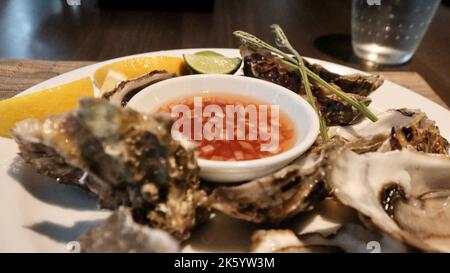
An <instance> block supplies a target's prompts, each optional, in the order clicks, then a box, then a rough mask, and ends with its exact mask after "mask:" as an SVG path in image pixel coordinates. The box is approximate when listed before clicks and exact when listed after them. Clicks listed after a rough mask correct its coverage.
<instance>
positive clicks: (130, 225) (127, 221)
mask: <svg viewBox="0 0 450 273" xmlns="http://www.w3.org/2000/svg"><path fill="white" fill-rule="evenodd" d="M78 242H79V243H80V250H81V252H85V253H105V252H107V253H117V252H120V253H124V252H127V253H139V252H141V253H142V252H144V253H162V252H170V253H173V252H179V251H180V246H179V243H178V242H177V241H176V240H175V239H174V238H173V237H172V236H171V235H170V234H169V233H167V232H165V231H163V230H160V229H154V228H149V227H147V226H144V225H140V224H138V223H136V222H134V219H133V216H132V214H131V211H130V210H129V209H127V208H123V207H121V208H119V209H118V210H117V211H115V212H113V213H112V214H111V216H109V217H108V218H107V219H106V220H105V222H104V223H102V224H100V225H98V226H96V227H94V228H92V229H90V230H89V231H87V232H86V233H85V234H84V235H83V236H81V237H80V238H79V239H78Z"/></svg>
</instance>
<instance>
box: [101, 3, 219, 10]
mask: <svg viewBox="0 0 450 273" xmlns="http://www.w3.org/2000/svg"><path fill="white" fill-rule="evenodd" d="M97 1H98V6H99V7H100V8H101V9H126V10H130V9H132V10H133V9H136V10H137V9H139V10H142V9H147V10H152V11H191V12H211V11H212V10H213V8H214V0H97Z"/></svg>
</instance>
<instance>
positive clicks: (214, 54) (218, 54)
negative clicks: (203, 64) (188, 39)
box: [195, 50, 224, 57]
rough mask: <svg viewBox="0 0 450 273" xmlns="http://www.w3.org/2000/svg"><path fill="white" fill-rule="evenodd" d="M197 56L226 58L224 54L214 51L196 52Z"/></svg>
mask: <svg viewBox="0 0 450 273" xmlns="http://www.w3.org/2000/svg"><path fill="white" fill-rule="evenodd" d="M195 55H201V56H220V57H224V56H223V55H222V54H220V53H218V52H215V51H212V50H203V51H199V52H195Z"/></svg>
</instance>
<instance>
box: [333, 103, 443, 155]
mask: <svg viewBox="0 0 450 273" xmlns="http://www.w3.org/2000/svg"><path fill="white" fill-rule="evenodd" d="M378 117H379V120H378V121H377V122H375V123H374V122H371V121H369V120H364V121H362V122H360V123H359V124H356V125H353V126H347V127H340V128H338V129H337V130H336V132H335V134H336V135H338V136H340V137H342V138H344V139H346V140H348V141H350V142H353V146H358V145H360V144H362V143H363V142H365V143H366V145H367V144H368V143H369V142H372V146H373V147H374V148H373V149H371V150H370V151H376V150H378V151H391V150H401V149H404V148H409V149H413V150H416V151H421V152H426V153H438V154H446V155H448V150H449V147H450V145H449V142H448V141H447V140H446V139H445V138H444V137H443V136H442V135H441V133H440V131H439V128H438V127H437V126H436V123H435V122H434V121H432V120H430V119H429V118H428V117H427V115H426V114H425V113H424V112H421V111H420V110H412V109H397V110H389V111H386V112H383V113H381V114H380V115H379V116H378ZM375 148H376V149H375Z"/></svg>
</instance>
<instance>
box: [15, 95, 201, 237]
mask: <svg viewBox="0 0 450 273" xmlns="http://www.w3.org/2000/svg"><path fill="white" fill-rule="evenodd" d="M171 124H172V120H171V119H170V118H169V117H168V116H166V115H162V114H156V115H145V114H141V113H138V112H135V111H133V110H131V109H122V108H121V107H119V106H114V105H112V104H111V103H109V102H107V101H106V100H103V99H94V98H84V99H81V100H80V105H79V108H78V109H77V110H76V111H73V112H69V113H66V114H62V115H57V116H52V117H49V118H48V119H47V120H45V121H44V122H39V121H37V120H32V119H31V120H26V121H23V122H21V123H19V124H18V125H17V127H16V128H15V129H14V130H13V132H12V134H13V137H14V139H15V140H16V142H17V143H18V145H19V150H20V155H21V156H22V157H23V158H24V159H25V161H26V162H28V163H30V164H31V165H32V166H33V167H35V168H36V170H37V171H38V172H40V173H42V174H45V175H48V176H51V177H53V178H56V179H57V180H59V181H60V182H65V183H72V184H75V185H79V186H82V187H84V188H86V189H88V190H90V191H92V192H93V193H95V194H96V195H97V196H98V200H99V204H100V206H101V207H104V208H109V209H116V208H118V207H119V206H127V207H130V208H131V209H132V212H133V216H134V217H135V220H137V221H139V222H140V223H145V224H148V225H150V226H154V227H158V228H161V229H163V230H166V231H168V232H169V233H171V234H172V235H174V236H175V237H177V238H179V239H181V240H184V239H186V238H188V237H189V235H190V230H191V229H192V228H193V227H194V226H195V225H196V224H197V223H198V221H201V219H203V218H204V217H203V216H204V215H205V214H207V208H206V205H205V202H206V193H205V192H204V191H203V190H201V189H200V184H199V180H198V166H197V162H196V160H195V155H194V152H193V147H192V146H189V145H187V146H186V145H185V146H183V145H182V144H181V143H180V142H178V141H174V140H173V139H172V138H171V135H170V128H171ZM84 173H85V175H84V176H83V179H81V180H80V178H81V175H83V174H84Z"/></svg>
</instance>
